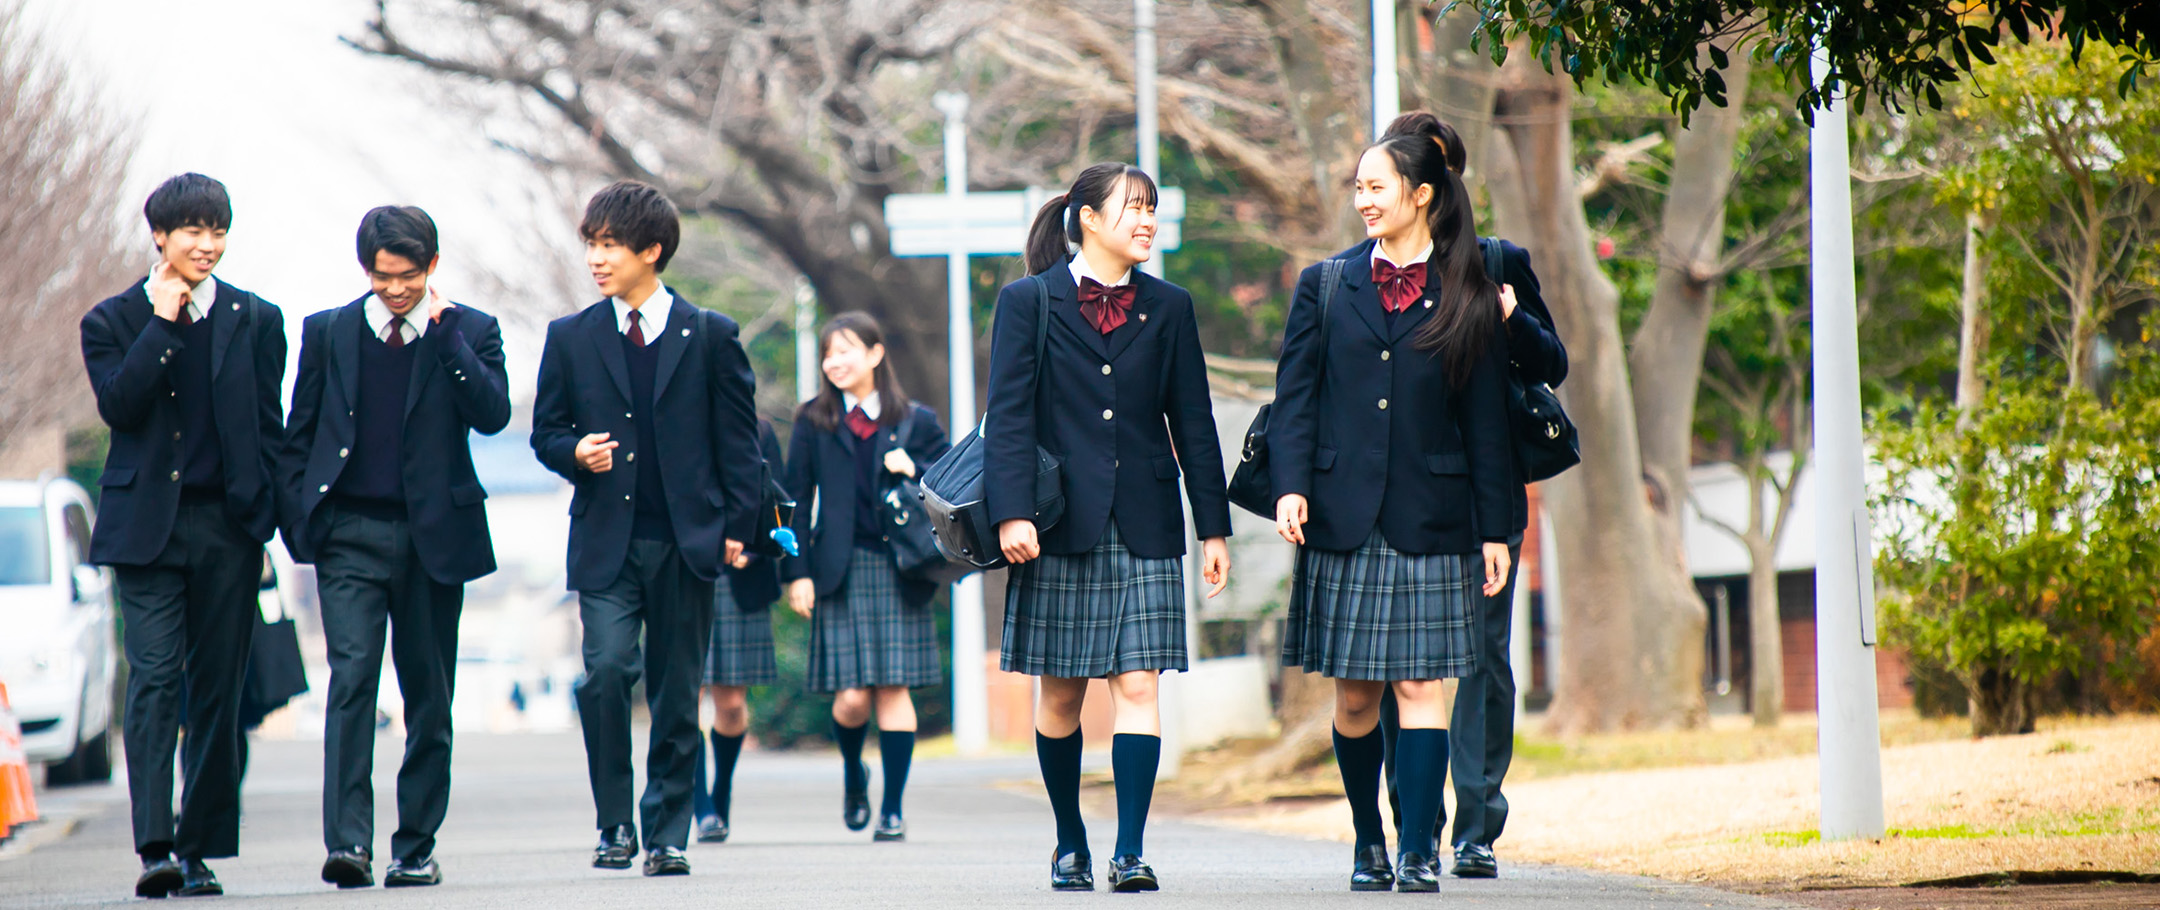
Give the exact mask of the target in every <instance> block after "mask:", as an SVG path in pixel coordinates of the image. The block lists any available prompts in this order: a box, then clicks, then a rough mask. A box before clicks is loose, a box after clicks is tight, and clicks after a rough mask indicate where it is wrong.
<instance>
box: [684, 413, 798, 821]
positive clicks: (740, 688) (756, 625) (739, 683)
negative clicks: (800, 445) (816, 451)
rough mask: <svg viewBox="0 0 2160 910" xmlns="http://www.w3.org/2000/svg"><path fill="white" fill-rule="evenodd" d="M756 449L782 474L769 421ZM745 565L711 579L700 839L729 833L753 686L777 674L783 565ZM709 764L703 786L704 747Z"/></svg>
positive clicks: (761, 423) (697, 802)
mask: <svg viewBox="0 0 2160 910" xmlns="http://www.w3.org/2000/svg"><path fill="white" fill-rule="evenodd" d="M757 428H758V452H759V453H760V454H762V455H764V456H765V464H766V465H767V466H769V467H770V468H771V470H772V472H773V474H774V476H777V477H786V476H787V468H786V467H785V463H784V462H782V461H781V459H780V437H779V436H777V435H775V434H774V433H773V425H772V421H769V420H766V419H765V418H762V417H760V418H758V422H757ZM745 559H747V560H748V564H747V565H744V566H743V567H742V568H735V567H733V566H730V567H728V569H727V570H726V571H725V572H724V573H722V576H721V578H720V579H719V580H718V581H717V582H716V583H714V585H713V621H712V639H711V641H710V642H709V643H708V645H707V647H706V651H705V680H704V682H705V700H706V701H707V702H710V703H711V704H712V707H713V725H712V729H711V730H708V731H706V733H705V736H706V739H707V740H708V741H709V742H710V744H711V745H710V748H709V749H708V747H707V746H706V744H705V743H700V744H699V745H698V760H697V772H696V774H694V775H693V776H692V783H691V788H690V815H691V819H692V824H693V826H694V830H695V832H696V835H697V839H698V842H699V843H703V844H717V843H723V842H725V841H726V840H727V839H728V818H729V812H728V810H729V807H730V804H731V803H732V802H733V796H734V793H735V761H736V759H738V758H741V757H742V747H743V735H744V734H745V733H747V732H749V730H750V687H751V686H769V685H772V684H773V683H776V682H779V681H780V667H779V663H778V661H777V660H776V659H775V657H774V654H773V633H772V612H771V609H772V605H773V602H774V601H777V600H779V599H780V567H779V565H778V564H777V562H776V561H775V560H772V559H767V558H766V557H763V556H758V555H756V554H745ZM708 752H709V753H710V754H711V756H712V764H713V770H712V774H711V778H710V779H711V785H710V787H709V788H708V786H707V784H706V781H707V776H706V772H705V759H706V754H707V753H708Z"/></svg>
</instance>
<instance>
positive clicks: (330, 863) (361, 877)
mask: <svg viewBox="0 0 2160 910" xmlns="http://www.w3.org/2000/svg"><path fill="white" fill-rule="evenodd" d="M374 862H375V860H374V857H372V856H369V855H368V848H366V847H346V848H343V849H340V850H332V851H330V858H329V859H326V860H323V864H322V880H323V881H325V882H329V883H330V884H333V885H336V886H338V887H340V888H365V887H368V886H369V885H373V884H375V866H374Z"/></svg>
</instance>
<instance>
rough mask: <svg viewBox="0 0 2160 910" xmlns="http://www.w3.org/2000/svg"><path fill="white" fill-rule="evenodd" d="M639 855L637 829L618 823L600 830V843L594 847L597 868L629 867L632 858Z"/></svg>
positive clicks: (594, 859) (595, 866)
mask: <svg viewBox="0 0 2160 910" xmlns="http://www.w3.org/2000/svg"><path fill="white" fill-rule="evenodd" d="M636 856H637V831H635V830H633V829H632V828H631V827H630V826H629V825H616V826H615V827H613V828H608V829H605V830H602V831H601V832H600V845H599V846H597V847H594V848H593V852H592V864H593V868H595V869H628V868H630V860H631V859H632V858H634V857H636Z"/></svg>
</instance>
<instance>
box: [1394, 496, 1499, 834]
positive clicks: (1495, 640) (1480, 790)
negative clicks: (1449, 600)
mask: <svg viewBox="0 0 2160 910" xmlns="http://www.w3.org/2000/svg"><path fill="white" fill-rule="evenodd" d="M1521 562H1522V538H1521V537H1520V536H1517V537H1514V538H1512V539H1510V540H1509V541H1508V578H1507V587H1505V588H1502V589H1500V593H1499V594H1496V595H1494V596H1492V597H1480V598H1476V606H1475V607H1474V608H1473V609H1475V610H1476V611H1477V615H1476V616H1474V617H1472V619H1471V632H1470V635H1471V649H1472V651H1473V653H1475V654H1476V656H1477V659H1476V662H1475V664H1474V666H1473V668H1472V669H1471V671H1470V675H1469V676H1465V677H1463V678H1462V679H1460V680H1457V681H1456V685H1455V706H1454V711H1453V713H1451V714H1450V715H1449V717H1448V728H1449V731H1448V773H1449V774H1451V775H1453V776H1454V778H1455V833H1454V836H1453V837H1451V838H1449V840H1448V844H1449V845H1461V844H1465V843H1473V844H1482V845H1484V846H1487V847H1490V846H1492V844H1493V841H1496V840H1498V839H1499V838H1500V831H1501V829H1502V828H1504V827H1506V826H1507V812H1508V804H1507V797H1505V796H1502V795H1500V782H1501V781H1502V780H1504V779H1506V778H1507V772H1508V765H1510V764H1512V763H1514V760H1515V669H1514V666H1513V664H1512V662H1511V660H1510V655H1509V650H1508V645H1509V640H1510V638H1511V637H1512V636H1511V635H1510V634H1509V633H1510V627H1512V626H1513V625H1514V622H1515V581H1516V570H1517V569H1519V568H1520V564H1521ZM1396 710H1397V709H1396V705H1395V690H1394V688H1393V687H1390V688H1389V689H1388V690H1387V691H1385V692H1383V693H1381V698H1380V726H1381V728H1382V730H1383V732H1384V733H1385V735H1384V736H1383V737H1382V740H1381V742H1382V745H1383V746H1384V747H1385V748H1386V752H1385V753H1384V754H1385V756H1386V762H1387V782H1388V801H1389V803H1391V804H1392V803H1394V802H1395V734H1396V733H1397V732H1398V731H1399V730H1400V729H1401V724H1400V723H1399V722H1398V721H1397V719H1396V717H1397V715H1396ZM1400 815H1401V810H1400V808H1399V807H1398V808H1397V818H1396V824H1397V825H1398V826H1400V824H1401V822H1402V819H1401V817H1400ZM1439 822H1440V823H1439V824H1435V825H1434V826H1433V831H1434V833H1435V834H1436V835H1437V834H1438V832H1439V831H1440V829H1441V828H1442V827H1444V826H1445V824H1446V822H1447V805H1446V804H1445V803H1442V804H1441V807H1440V819H1439Z"/></svg>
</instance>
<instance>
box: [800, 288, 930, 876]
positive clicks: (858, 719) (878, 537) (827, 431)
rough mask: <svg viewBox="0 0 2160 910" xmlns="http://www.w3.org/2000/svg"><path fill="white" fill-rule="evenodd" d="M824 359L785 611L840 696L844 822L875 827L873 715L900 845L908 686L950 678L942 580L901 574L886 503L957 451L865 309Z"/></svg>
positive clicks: (817, 669)
mask: <svg viewBox="0 0 2160 910" xmlns="http://www.w3.org/2000/svg"><path fill="white" fill-rule="evenodd" d="M818 354H819V362H820V363H821V364H822V369H823V376H824V381H823V382H820V383H819V384H818V394H817V397H815V398H812V399H810V400H809V401H807V402H804V403H803V405H802V407H801V408H800V409H799V410H797V411H796V414H795V431H794V438H793V439H792V440H790V442H789V445H788V477H789V481H788V488H789V492H791V493H793V494H794V496H795V502H796V503H797V504H798V507H797V508H796V510H795V531H796V536H797V538H798V539H800V540H803V541H806V542H807V543H805V544H804V545H803V552H802V555H801V556H799V557H791V558H789V559H786V560H783V561H782V563H781V574H783V575H785V576H786V577H787V580H788V591H787V594H788V606H789V607H790V608H792V609H794V611H795V612H796V613H797V614H798V615H800V616H802V617H803V618H805V619H808V620H810V668H809V687H810V691H812V692H831V693H833V694H834V695H833V707H832V718H833V739H834V740H835V741H837V742H838V743H839V745H840V769H841V803H840V806H841V818H842V820H843V821H844V822H846V824H847V826H848V830H850V831H860V830H862V829H864V828H866V827H869V825H870V796H869V786H870V785H869V776H870V769H869V768H868V766H866V765H864V764H863V761H862V750H863V740H864V739H865V734H866V733H867V732H868V728H869V724H870V715H871V711H872V710H873V708H874V709H875V710H876V713H877V723H878V759H879V764H880V765H881V766H882V770H883V771H884V793H883V798H882V799H881V800H880V802H879V806H878V814H877V830H876V831H875V832H873V833H872V835H871V837H872V838H873V839H875V840H880V841H897V840H902V839H905V838H906V837H907V821H906V820H905V818H904V817H903V815H902V811H901V808H902V806H901V804H902V799H903V797H904V795H905V794H906V792H907V777H908V768H909V766H910V765H911V764H912V763H913V761H914V756H915V726H916V722H915V700H914V697H913V696H912V695H910V694H909V692H908V690H909V689H910V688H912V687H916V686H934V685H937V684H938V683H939V682H940V681H942V680H943V679H944V671H943V669H942V668H941V667H940V666H939V661H938V644H937V642H938V636H937V622H936V618H935V617H933V616H932V615H931V613H930V599H931V598H933V597H935V596H937V592H938V589H939V588H940V585H938V584H936V583H934V582H925V581H915V580H912V579H908V578H903V577H902V576H901V575H900V566H899V562H898V561H897V559H896V557H895V556H894V554H893V548H892V542H891V541H890V540H888V539H887V538H888V536H889V535H888V534H887V533H886V528H887V526H888V519H887V518H886V517H885V513H886V511H887V508H888V507H887V505H886V503H885V498H886V497H887V496H896V495H899V493H898V490H897V487H898V485H899V484H900V482H901V481H902V480H905V479H912V478H917V477H920V476H921V475H922V472H923V470H924V469H926V468H928V467H929V466H930V465H931V464H934V463H936V461H937V460H938V459H939V458H940V457H942V456H943V455H944V454H945V450H947V449H949V448H951V447H952V444H951V443H950V442H948V441H947V440H946V438H945V429H944V427H941V426H939V425H938V418H937V413H936V412H934V411H932V410H930V409H929V408H926V407H924V406H922V405H920V404H917V403H915V402H913V401H910V400H908V397H907V393H906V392H904V391H902V390H901V388H900V379H899V376H898V375H897V374H896V373H895V372H894V371H893V365H892V361H891V353H890V352H889V351H888V350H887V349H886V347H885V334H884V330H882V329H880V328H879V327H878V324H877V320H875V319H872V318H870V316H869V314H866V313H859V312H854V313H842V314H840V315H838V316H835V317H833V320H832V321H831V322H828V323H826V324H825V327H824V328H823V329H821V330H819V332H818ZM812 502H815V503H816V504H817V507H816V509H815V510H812V509H811V508H809V505H810V504H811V503H812Z"/></svg>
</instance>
